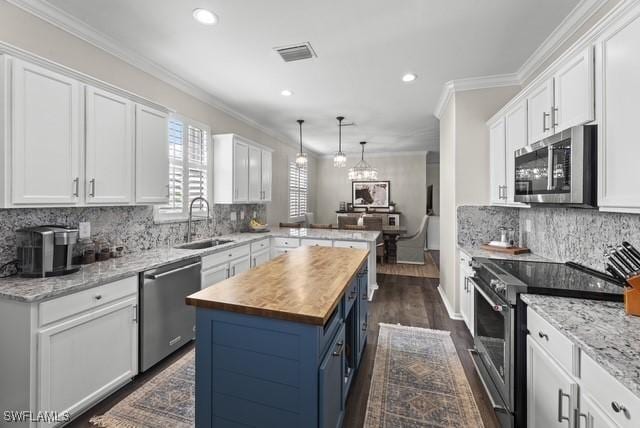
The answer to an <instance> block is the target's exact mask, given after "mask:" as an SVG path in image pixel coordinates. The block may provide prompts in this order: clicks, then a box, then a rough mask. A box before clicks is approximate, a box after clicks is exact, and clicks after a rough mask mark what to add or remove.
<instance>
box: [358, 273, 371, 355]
mask: <svg viewBox="0 0 640 428" xmlns="http://www.w3.org/2000/svg"><path fill="white" fill-rule="evenodd" d="M367 278H368V277H367V271H366V270H365V271H363V272H361V273H360V275H359V285H360V293H359V297H360V298H359V299H358V308H357V309H358V326H357V327H358V336H357V337H358V361H360V358H361V357H362V353H363V352H364V345H365V344H366V343H367V332H368V330H369V295H368V288H369V287H368V283H369V281H368V280H367Z"/></svg>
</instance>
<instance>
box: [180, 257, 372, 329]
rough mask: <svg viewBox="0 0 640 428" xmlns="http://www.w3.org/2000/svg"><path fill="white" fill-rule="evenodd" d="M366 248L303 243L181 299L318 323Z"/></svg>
mask: <svg viewBox="0 0 640 428" xmlns="http://www.w3.org/2000/svg"><path fill="white" fill-rule="evenodd" d="M368 255H369V251H365V250H353V249H349V248H332V247H320V246H318V247H311V246H304V247H300V248H297V249H295V250H293V251H290V252H289V253H287V254H283V255H281V256H279V257H277V258H275V259H273V260H271V261H270V262H268V263H265V264H263V265H261V266H258V267H256V268H254V269H251V270H249V271H247V272H244V273H242V274H240V275H237V276H234V277H232V278H229V279H227V280H225V281H222V282H219V283H217V284H215V285H213V286H211V287H209V288H205V289H204V290H201V291H199V292H197V293H195V294H192V295H190V296H188V297H187V298H186V301H187V304H189V305H192V306H196V307H198V308H207V309H218V310H224V311H229V312H237V313H242V314H248V315H257V316H262V317H268V318H278V319H283V320H288V321H295V322H300V323H305V324H314V325H319V326H321V325H324V324H325V323H326V322H327V321H328V319H329V317H330V316H331V314H332V312H333V310H334V309H335V308H336V306H337V305H338V303H339V302H340V298H341V297H342V295H343V294H344V292H345V290H346V289H347V287H348V286H349V285H350V284H351V281H352V280H353V279H354V278H355V277H356V275H357V274H358V272H359V271H360V269H361V268H362V266H364V264H365V263H366V262H367V257H368Z"/></svg>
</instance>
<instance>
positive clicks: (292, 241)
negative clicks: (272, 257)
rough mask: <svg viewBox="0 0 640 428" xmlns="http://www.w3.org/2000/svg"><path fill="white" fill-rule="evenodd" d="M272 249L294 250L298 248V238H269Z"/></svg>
mask: <svg viewBox="0 0 640 428" xmlns="http://www.w3.org/2000/svg"><path fill="white" fill-rule="evenodd" d="M271 246H272V247H287V248H296V247H299V246H300V240H299V239H298V238H271Z"/></svg>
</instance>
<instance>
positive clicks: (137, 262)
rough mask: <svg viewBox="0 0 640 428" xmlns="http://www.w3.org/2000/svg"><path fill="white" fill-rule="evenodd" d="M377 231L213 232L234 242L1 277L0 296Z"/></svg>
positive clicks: (53, 290) (50, 292)
mask: <svg viewBox="0 0 640 428" xmlns="http://www.w3.org/2000/svg"><path fill="white" fill-rule="evenodd" d="M379 234H380V232H375V231H347V230H327V229H288V228H282V229H280V228H273V229H272V230H271V231H270V232H266V233H235V234H231V235H223V236H216V238H218V239H228V240H233V242H230V243H228V244H223V245H219V246H217V247H212V248H205V249H201V250H186V249H179V248H158V249H154V250H148V251H143V252H139V253H132V254H126V255H125V256H123V257H121V258H119V259H111V260H108V261H105V262H97V263H94V264H91V265H86V266H83V267H82V269H81V270H80V271H79V272H77V273H74V274H71V275H65V276H58V277H51V278H21V277H18V276H12V277H8V278H1V279H0V298H2V299H10V300H16V301H21V302H27V303H31V302H37V301H41V300H47V299H52V298H54V297H59V296H63V295H65V294H71V293H74V292H77V291H81V290H85V289H88V288H92V287H96V286H98V285H102V284H105V283H108V282H112V281H117V280H119V279H122V278H126V277H128V276H131V275H136V274H138V273H139V272H143V271H145V270H148V269H153V268H156V267H159V266H162V265H163V264H167V263H171V262H176V261H180V260H185V259H188V258H191V257H201V256H206V255H209V254H214V253H216V252H218V251H223V250H225V249H229V248H233V247H237V246H239V245H243V244H247V243H250V242H252V241H257V240H260V239H263V238H267V237H272V236H276V237H291V238H310V239H335V240H343V241H367V242H372V241H375V240H376V239H377V238H378V235H379Z"/></svg>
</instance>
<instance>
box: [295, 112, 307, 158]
mask: <svg viewBox="0 0 640 428" xmlns="http://www.w3.org/2000/svg"><path fill="white" fill-rule="evenodd" d="M303 123H304V120H302V119H298V125H299V126H300V153H298V154H297V155H296V166H297V167H298V168H300V169H302V168H304V167H305V166H307V162H308V159H307V154H306V153H305V152H304V151H303V150H302V124H303Z"/></svg>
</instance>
